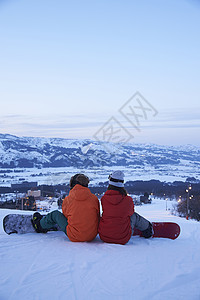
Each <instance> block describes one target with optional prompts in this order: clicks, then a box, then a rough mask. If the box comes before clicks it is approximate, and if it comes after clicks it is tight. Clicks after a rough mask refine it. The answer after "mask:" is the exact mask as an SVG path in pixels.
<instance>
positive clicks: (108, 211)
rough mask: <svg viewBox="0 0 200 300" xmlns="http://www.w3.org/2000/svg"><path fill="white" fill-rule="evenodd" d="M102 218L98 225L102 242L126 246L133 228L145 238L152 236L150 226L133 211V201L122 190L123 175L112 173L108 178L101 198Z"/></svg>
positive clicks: (119, 172) (117, 172)
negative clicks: (107, 183)
mask: <svg viewBox="0 0 200 300" xmlns="http://www.w3.org/2000/svg"><path fill="white" fill-rule="evenodd" d="M101 205H102V210H103V213H102V217H101V219H100V223H99V236H100V238H101V240H102V241H104V242H107V243H115V244H122V245H124V244H126V243H127V242H128V241H129V239H130V238H131V236H132V234H133V232H134V228H137V229H139V230H140V231H142V235H143V237H145V238H149V237H151V236H152V234H153V230H152V224H151V223H150V222H149V221H148V220H146V219H145V218H144V217H142V216H140V215H139V214H137V213H136V212H135V211H134V203H133V199H132V198H131V197H130V196H128V195H127V192H126V190H125V188H124V173H123V172H122V171H120V170H117V171H114V172H113V173H111V174H110V176H109V185H108V189H107V191H106V192H105V194H104V195H103V197H102V198H101Z"/></svg>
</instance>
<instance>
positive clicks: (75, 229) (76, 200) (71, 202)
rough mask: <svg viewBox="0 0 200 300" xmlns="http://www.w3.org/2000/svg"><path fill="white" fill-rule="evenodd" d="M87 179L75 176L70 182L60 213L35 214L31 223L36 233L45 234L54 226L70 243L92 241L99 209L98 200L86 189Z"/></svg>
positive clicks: (96, 230) (78, 175)
mask: <svg viewBox="0 0 200 300" xmlns="http://www.w3.org/2000/svg"><path fill="white" fill-rule="evenodd" d="M88 183H89V178H88V177H87V176H85V175H84V174H76V175H74V176H72V177H71V180H70V192H69V195H68V196H67V197H65V199H64V201H63V204H62V211H63V213H61V212H60V211H58V210H54V211H52V212H50V213H48V214H47V215H46V216H42V215H41V214H40V213H38V212H36V213H34V214H33V218H32V223H33V226H34V228H35V230H36V232H38V233H40V232H42V233H46V232H48V231H49V230H50V229H51V228H54V226H55V225H58V226H59V227H60V229H61V230H62V231H63V232H64V233H65V234H66V235H67V236H68V238H69V239H70V240H71V241H72V242H89V241H92V240H93V239H94V238H95V237H96V235H97V233H98V225H99V217H100V209H99V200H98V198H97V197H96V196H95V195H94V194H92V193H91V192H90V190H89V188H88Z"/></svg>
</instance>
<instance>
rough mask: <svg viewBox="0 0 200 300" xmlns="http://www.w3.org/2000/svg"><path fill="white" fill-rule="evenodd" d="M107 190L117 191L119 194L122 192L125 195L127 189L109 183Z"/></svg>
mask: <svg viewBox="0 0 200 300" xmlns="http://www.w3.org/2000/svg"><path fill="white" fill-rule="evenodd" d="M107 190H114V191H118V192H120V194H122V195H124V196H127V191H126V190H125V188H124V187H118V186H114V185H111V184H109V186H108V188H107Z"/></svg>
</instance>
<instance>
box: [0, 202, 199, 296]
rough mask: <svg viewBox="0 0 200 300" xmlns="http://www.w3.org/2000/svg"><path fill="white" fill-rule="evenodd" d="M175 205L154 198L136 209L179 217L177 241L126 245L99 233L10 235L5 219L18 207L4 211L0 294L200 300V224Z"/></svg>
mask: <svg viewBox="0 0 200 300" xmlns="http://www.w3.org/2000/svg"><path fill="white" fill-rule="evenodd" d="M171 204H172V203H171V202H170V201H169V203H168V206H166V201H165V200H159V199H154V200H153V202H152V204H147V205H143V206H137V207H136V211H137V212H138V213H140V214H141V215H143V216H144V217H146V218H148V219H149V220H150V221H170V222H177V223H178V224H179V225H180V227H181V234H180V236H179V237H178V238H177V239H176V240H170V239H162V238H152V239H144V238H141V237H132V238H131V239H130V241H129V242H128V243H127V244H126V245H115V244H106V243H103V242H102V241H101V240H100V239H99V237H98V236H97V237H96V239H95V240H94V241H93V242H90V243H72V242H70V241H69V239H68V238H67V237H66V236H65V234H64V233H63V232H51V233H47V234H37V233H32V234H25V235H16V234H12V235H10V236H9V235H7V234H6V233H5V232H4V231H3V226H2V219H3V217H4V216H5V215H6V214H8V213H19V211H16V210H8V209H2V210H0V218H1V227H0V240H1V243H0V247H1V250H0V262H1V268H0V282H1V284H0V299H1V300H16V299H20V300H25V299H29V300H31V299H34V300H36V299H37V300H40V299H42V300H43V299H50V300H51V299H52V300H55V299H59V300H62V299H63V300H65V299H70V300H75V299H76V300H102V299H104V300H107V299H108V300H112V299H113V300H121V299H123V300H126V299H127V300H130V299H135V300H140V299H142V300H147V299H148V300H149V299H151V300H160V299H162V300H165V299H166V300H169V299H173V300H175V299H178V300H180V299H181V300H186V299H187V300H188V299H192V300H199V299H200V286H199V283H200V237H199V229H200V223H199V222H196V221H192V220H185V219H184V218H180V217H177V216H175V215H172V214H171V213H170V211H169V210H166V207H167V208H168V209H169V207H170V206H172V205H171ZM20 213H22V212H20ZM26 213H28V214H31V212H26Z"/></svg>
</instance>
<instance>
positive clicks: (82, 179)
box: [69, 174, 90, 189]
mask: <svg viewBox="0 0 200 300" xmlns="http://www.w3.org/2000/svg"><path fill="white" fill-rule="evenodd" d="M89 181H90V180H89V178H88V177H87V176H86V175H84V174H76V175H74V176H72V177H71V179H70V183H69V186H70V189H73V187H75V185H76V184H80V185H82V186H84V187H88V183H89Z"/></svg>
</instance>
